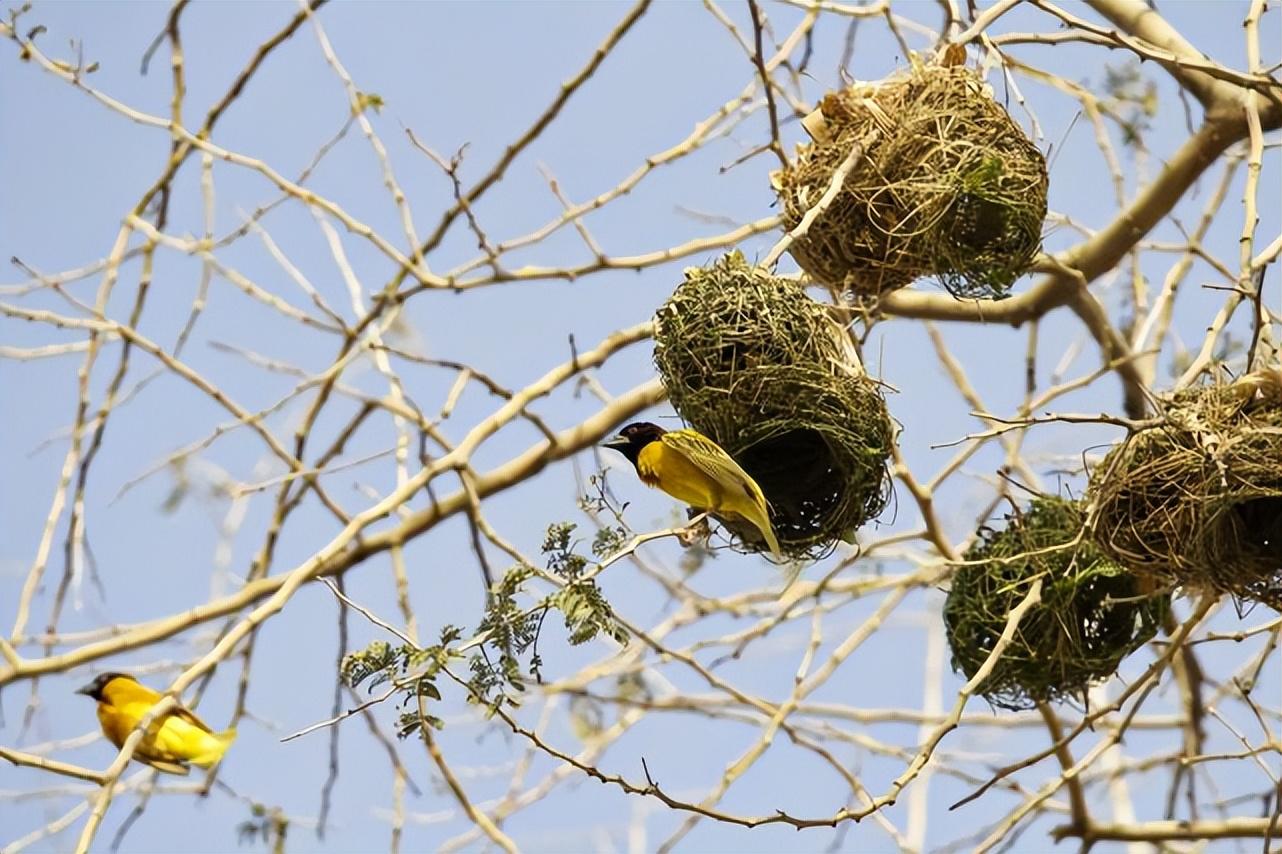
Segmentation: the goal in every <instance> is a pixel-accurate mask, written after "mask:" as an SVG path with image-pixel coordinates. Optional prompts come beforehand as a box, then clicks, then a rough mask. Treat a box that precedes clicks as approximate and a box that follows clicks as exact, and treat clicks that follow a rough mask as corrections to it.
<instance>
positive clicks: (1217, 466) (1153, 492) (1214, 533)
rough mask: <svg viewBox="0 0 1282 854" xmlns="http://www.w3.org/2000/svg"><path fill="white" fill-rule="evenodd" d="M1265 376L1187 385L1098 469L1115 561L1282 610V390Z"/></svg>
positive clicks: (1098, 527) (1102, 518) (1097, 505)
mask: <svg viewBox="0 0 1282 854" xmlns="http://www.w3.org/2000/svg"><path fill="white" fill-rule="evenodd" d="M1276 370H1277V369H1274V371H1276ZM1256 376H1257V375H1248V376H1247V377H1246V378H1244V379H1243V380H1240V381H1238V382H1235V383H1232V384H1227V385H1214V386H1205V387H1202V388H1196V389H1188V390H1185V391H1181V392H1177V393H1176V394H1175V396H1174V398H1172V399H1171V400H1170V401H1169V403H1168V406H1167V408H1166V415H1165V418H1164V419H1163V420H1162V423H1160V424H1159V425H1158V426H1155V427H1152V428H1150V429H1145V430H1140V431H1138V432H1135V433H1133V434H1132V435H1131V436H1130V437H1129V438H1127V439H1126V440H1125V441H1124V442H1122V443H1121V444H1120V445H1118V446H1117V447H1116V448H1114V449H1113V450H1112V451H1110V452H1109V454H1108V456H1107V457H1106V458H1105V459H1104V461H1103V462H1102V463H1101V464H1100V465H1099V466H1097V467H1096V468H1095V471H1094V472H1093V474H1092V477H1091V485H1090V490H1089V492H1088V497H1089V498H1090V499H1091V501H1092V504H1093V512H1094V514H1095V518H1094V520H1093V525H1094V535H1095V539H1096V541H1097V542H1098V543H1099V547H1100V548H1101V549H1102V550H1103V551H1104V552H1105V553H1106V554H1108V555H1109V556H1110V557H1112V558H1113V559H1114V560H1117V561H1120V562H1122V563H1125V564H1126V565H1127V566H1128V567H1130V568H1131V569H1133V570H1135V571H1136V572H1142V573H1147V574H1151V575H1152V576H1154V577H1155V578H1156V579H1157V580H1158V581H1159V582H1165V583H1169V584H1179V585H1182V586H1184V587H1187V588H1189V589H1193V590H1202V591H1208V592H1211V593H1228V594H1231V595H1233V596H1235V597H1237V598H1238V599H1242V600H1248V601H1256V602H1265V603H1267V604H1269V605H1270V606H1272V607H1273V608H1275V609H1277V610H1279V611H1282V393H1280V392H1282V389H1275V388H1273V387H1271V386H1269V385H1265V386H1263V388H1261V386H1259V385H1257V384H1256V382H1255V381H1254V378H1255V377H1256ZM1260 376H1264V377H1267V376H1268V373H1267V372H1264V373H1263V374H1261V375H1260ZM1279 378H1280V379H1282V374H1279Z"/></svg>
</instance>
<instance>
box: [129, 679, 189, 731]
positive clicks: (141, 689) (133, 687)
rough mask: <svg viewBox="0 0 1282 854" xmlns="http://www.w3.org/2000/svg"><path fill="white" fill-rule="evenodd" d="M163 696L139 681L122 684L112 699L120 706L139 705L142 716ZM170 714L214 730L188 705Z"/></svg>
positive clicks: (139, 713) (173, 710) (180, 706)
mask: <svg viewBox="0 0 1282 854" xmlns="http://www.w3.org/2000/svg"><path fill="white" fill-rule="evenodd" d="M161 696H162V695H161V694H159V693H157V692H156V691H153V690H151V689H150V688H148V687H147V686H146V685H142V684H140V683H138V682H128V683H125V684H123V685H121V686H120V688H119V689H117V691H116V692H115V693H113V698H114V699H113V700H112V703H113V705H115V706H118V707H124V706H126V705H128V706H137V707H139V711H138V717H142V715H143V714H145V713H146V712H147V711H148V710H150V709H151V707H152V706H154V705H156V703H159V702H160V698H161ZM169 716H172V717H176V718H180V719H182V720H184V721H186V722H188V723H189V724H191V725H192V726H194V727H196V728H197V729H201V730H204V731H205V732H208V733H212V732H213V730H212V729H210V727H209V725H208V724H207V723H205V722H204V721H202V720H201V719H200V718H198V717H196V713H195V712H193V711H191V710H190V709H188V708H187V707H186V706H183V705H182V704H181V703H180V704H178V705H177V706H176V707H174V708H173V709H172V710H170V712H169V715H167V717H169ZM137 719H138V718H134V720H135V721H136V720H137Z"/></svg>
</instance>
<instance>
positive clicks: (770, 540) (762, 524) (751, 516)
mask: <svg viewBox="0 0 1282 854" xmlns="http://www.w3.org/2000/svg"><path fill="white" fill-rule="evenodd" d="M750 506H751V508H752V512H751V513H744V512H743V511H742V510H740V515H742V516H744V517H745V518H746V519H747V520H748V521H749V522H751V523H752V525H753V527H754V528H756V529H757V530H758V531H760V532H761V536H762V538H763V539H765V541H766V545H767V546H769V547H770V553H771V555H772V556H773V557H774V559H775V560H776V561H778V562H779V563H783V560H784V557H783V551H782V550H781V549H780V548H779V538H778V537H776V536H775V529H774V526H772V525H771V524H770V515H769V514H768V513H767V512H766V511H765V508H763V507H759V506H756V505H755V504H754V505H750Z"/></svg>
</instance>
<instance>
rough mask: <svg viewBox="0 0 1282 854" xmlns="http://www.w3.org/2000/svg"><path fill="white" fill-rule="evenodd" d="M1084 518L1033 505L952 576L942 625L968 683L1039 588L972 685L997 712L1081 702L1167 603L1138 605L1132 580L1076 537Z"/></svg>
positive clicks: (989, 535)
mask: <svg viewBox="0 0 1282 854" xmlns="http://www.w3.org/2000/svg"><path fill="white" fill-rule="evenodd" d="M1085 520H1086V514H1085V511H1084V510H1083V509H1082V507H1081V506H1079V505H1078V504H1077V503H1075V502H1072V501H1066V500H1064V499H1062V498H1038V499H1035V500H1034V501H1033V502H1032V504H1031V506H1030V507H1029V508H1028V510H1026V511H1024V512H1023V513H1022V514H1016V515H1014V516H1010V517H1007V526H1006V528H1005V530H1002V531H992V530H987V529H986V530H984V531H983V532H982V534H981V538H980V540H979V542H977V543H976V544H975V545H974V546H972V547H971V548H970V550H969V551H967V552H966V560H967V561H968V563H967V564H966V565H964V566H961V567H959V568H958V569H957V572H956V574H955V575H954V576H953V582H952V589H951V590H949V592H948V601H947V603H946V604H945V605H944V622H945V624H946V626H947V630H948V642H949V645H950V646H951V647H952V651H953V669H954V670H958V671H960V672H962V673H965V674H966V677H967V678H968V679H969V678H971V677H973V676H974V675H975V673H976V672H977V671H978V670H979V668H980V666H981V665H983V663H984V661H985V660H986V659H987V658H988V655H989V653H990V652H992V650H993V647H994V646H996V644H997V640H998V638H1000V637H1001V635H1002V631H1003V630H1004V629H1005V628H1006V621H1007V618H1008V617H1009V616H1010V612H1011V610H1013V609H1014V608H1015V607H1016V606H1018V605H1019V604H1020V602H1021V601H1022V600H1023V599H1024V597H1025V596H1026V595H1027V594H1028V591H1029V588H1030V587H1031V586H1032V585H1033V582H1034V581H1035V580H1036V579H1038V578H1040V579H1041V580H1042V591H1041V601H1040V602H1039V603H1038V604H1036V605H1033V606H1032V607H1031V608H1029V609H1028V611H1027V612H1025V614H1024V616H1023V619H1021V620H1020V622H1019V626H1018V628H1017V629H1016V632H1015V635H1014V637H1013V638H1012V640H1011V643H1010V645H1009V646H1008V647H1006V650H1005V652H1004V653H1003V654H1002V656H1001V657H1000V658H999V659H998V660H997V664H996V666H995V667H994V668H993V670H992V672H991V673H990V674H989V675H988V678H987V679H985V680H984V681H983V682H982V683H981V684H980V685H979V689H978V690H979V693H980V694H982V695H983V696H984V697H986V698H988V700H989V702H991V703H993V704H994V705H996V706H1001V707H1002V708H1006V709H1028V708H1032V707H1033V706H1034V705H1035V704H1036V703H1037V702H1039V701H1053V700H1060V699H1062V698H1066V697H1075V696H1080V695H1081V694H1082V693H1083V692H1084V691H1086V689H1087V688H1088V687H1089V686H1090V685H1091V683H1093V682H1096V681H1099V680H1101V679H1106V678H1108V677H1109V676H1111V675H1112V674H1113V673H1114V672H1115V671H1116V670H1117V667H1118V665H1119V664H1120V663H1121V661H1122V659H1123V658H1125V657H1126V656H1127V655H1129V654H1130V653H1132V652H1134V651H1135V650H1136V649H1138V648H1139V647H1141V646H1142V645H1143V644H1144V643H1145V642H1146V641H1148V639H1149V638H1151V637H1153V635H1154V633H1155V632H1156V631H1157V629H1158V627H1159V625H1160V624H1161V621H1162V617H1163V616H1164V614H1165V612H1166V609H1167V607H1168V604H1169V597H1168V596H1166V595H1155V596H1149V597H1141V595H1140V594H1141V590H1140V584H1141V583H1140V580H1139V579H1137V578H1136V577H1135V576H1134V575H1132V574H1130V573H1129V572H1127V570H1125V569H1123V568H1122V567H1120V566H1118V565H1117V564H1116V563H1113V562H1112V561H1110V560H1108V559H1107V558H1105V557H1104V556H1103V555H1102V554H1101V553H1100V552H1099V551H1098V550H1097V549H1096V548H1095V547H1094V545H1093V544H1091V542H1090V541H1089V540H1088V539H1086V538H1085V537H1084V536H1083V534H1082V529H1083V525H1084V523H1085Z"/></svg>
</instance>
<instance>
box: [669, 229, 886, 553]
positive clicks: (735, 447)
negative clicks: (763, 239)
mask: <svg viewBox="0 0 1282 854" xmlns="http://www.w3.org/2000/svg"><path fill="white" fill-rule="evenodd" d="M685 277H686V278H685V281H684V282H683V283H682V284H681V285H680V286H678V287H677V289H676V291H675V292H674V293H673V294H672V296H671V298H669V299H668V301H667V302H666V303H665V304H664V305H663V307H662V308H660V310H659V312H658V314H657V315H656V318H655V320H656V326H657V329H656V333H655V355H654V358H655V364H656V365H657V367H658V370H659V375H660V377H661V378H662V380H663V384H664V386H665V388H666V389H667V391H668V398H669V400H670V401H671V402H672V405H673V407H674V408H675V409H676V410H677V412H678V413H679V414H680V415H681V417H682V419H684V420H685V422H686V423H687V424H689V425H690V426H691V427H693V428H694V429H696V430H698V431H699V432H700V433H703V434H704V435H706V436H708V437H710V438H711V439H713V440H714V441H715V442H717V444H719V445H721V447H723V448H725V450H726V451H727V453H729V454H730V455H731V456H732V457H733V458H734V459H735V460H736V461H737V462H738V463H739V464H740V465H741V466H743V468H744V470H745V471H747V472H748V474H750V475H752V477H753V479H754V480H755V481H756V482H757V484H758V485H759V486H760V487H761V490H762V492H763V493H765V496H766V500H767V501H768V502H769V504H770V519H771V523H772V524H773V526H774V529H775V533H776V534H777V535H778V538H779V542H780V545H781V547H782V550H783V552H784V553H785V554H786V555H787V556H789V557H792V558H817V557H819V556H821V555H823V554H825V553H827V552H828V551H829V550H830V549H831V548H832V547H833V546H834V544H835V543H836V541H837V540H839V539H846V540H852V539H853V534H854V532H855V531H856V530H857V529H858V528H859V527H860V526H861V525H863V524H864V523H865V522H866V521H868V520H869V519H871V518H873V517H875V516H876V515H878V514H879V513H880V512H881V511H882V510H883V509H884V508H885V506H886V502H887V501H888V500H889V497H890V480H889V477H888V474H887V471H886V459H887V457H888V456H889V455H890V450H891V443H892V442H893V441H894V433H895V431H894V425H893V423H892V422H891V420H890V416H889V414H888V413H887V411H886V404H885V401H884V400H883V399H882V396H881V390H880V388H879V387H878V385H877V384H876V383H875V382H874V381H873V380H871V379H869V378H868V377H867V376H866V375H865V374H864V372H863V370H862V368H861V367H860V366H859V363H858V359H857V358H856V357H855V355H854V350H853V346H852V345H851V344H850V342H849V340H848V338H847V337H846V335H845V333H844V330H843V329H842V328H841V327H840V326H839V325H838V324H836V323H835V322H834V321H833V320H832V319H831V317H830V315H829V310H828V309H827V308H825V307H824V306H823V305H821V304H820V303H818V302H815V301H814V300H812V299H810V297H808V296H807V295H806V294H805V292H804V291H803V290H802V288H801V286H800V285H798V284H797V283H796V282H795V281H789V280H787V279H781V278H777V277H774V276H771V275H770V274H769V273H767V272H766V271H764V270H761V269H757V268H754V267H753V266H751V265H750V264H748V262H747V261H746V260H744V258H743V256H742V255H741V254H740V253H738V252H733V253H731V254H730V255H728V256H726V257H724V258H722V259H721V260H719V261H717V262H716V263H714V264H712V265H711V266H709V267H707V268H697V267H696V268H689V269H687V270H686V271H685ZM727 527H728V528H729V529H730V530H731V531H732V532H734V533H735V534H737V535H738V536H739V538H740V540H741V541H742V542H743V544H744V545H745V547H747V548H749V549H751V550H754V551H761V550H763V549H764V544H762V543H760V542H759V541H758V540H757V539H756V538H755V536H754V535H753V533H752V531H751V529H750V528H746V527H745V526H740V525H735V524H734V523H733V522H731V523H729V524H727Z"/></svg>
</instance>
